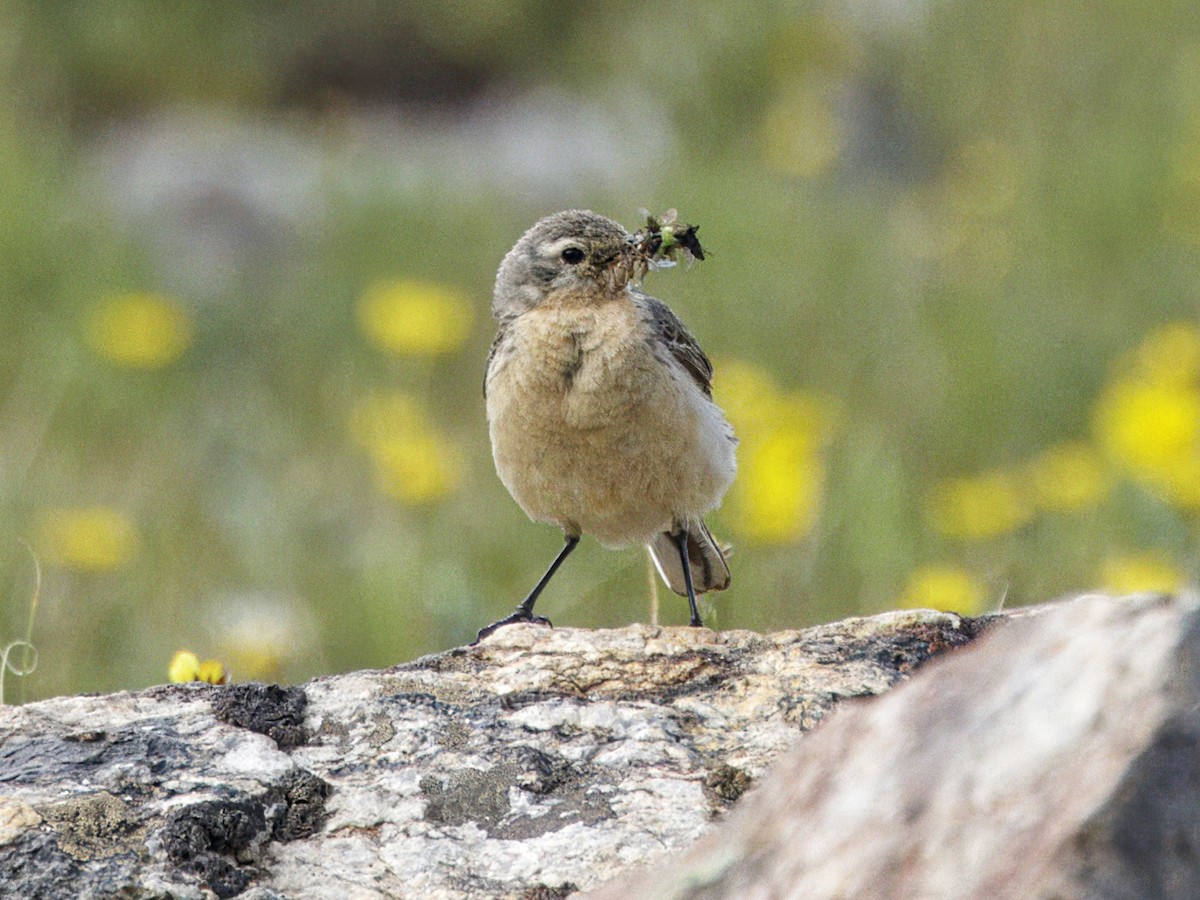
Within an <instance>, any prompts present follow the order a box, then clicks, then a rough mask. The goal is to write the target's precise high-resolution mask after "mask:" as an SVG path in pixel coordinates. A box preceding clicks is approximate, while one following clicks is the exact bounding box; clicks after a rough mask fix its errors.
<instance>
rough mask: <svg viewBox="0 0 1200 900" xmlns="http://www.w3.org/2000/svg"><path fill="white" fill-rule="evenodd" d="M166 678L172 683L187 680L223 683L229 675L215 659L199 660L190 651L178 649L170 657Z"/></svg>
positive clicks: (227, 679)
mask: <svg viewBox="0 0 1200 900" xmlns="http://www.w3.org/2000/svg"><path fill="white" fill-rule="evenodd" d="M167 680H168V681H170V682H172V683H174V684H181V683H185V682H189V681H203V682H206V683H208V684H225V683H227V682H228V681H229V675H228V673H227V672H226V671H225V667H224V666H223V665H221V663H220V662H218V661H217V660H215V659H206V660H205V661H204V662H200V658H199V657H197V656H196V654H195V653H193V652H192V651H190V650H180V651H178V652H177V653H176V654H175V655H174V656H173V657H171V664H170V665H169V666H167Z"/></svg>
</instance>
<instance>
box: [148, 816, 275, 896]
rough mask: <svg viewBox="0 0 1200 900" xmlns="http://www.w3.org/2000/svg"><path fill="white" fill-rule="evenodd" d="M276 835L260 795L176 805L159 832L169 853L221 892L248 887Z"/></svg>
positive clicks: (222, 893) (238, 890)
mask: <svg viewBox="0 0 1200 900" xmlns="http://www.w3.org/2000/svg"><path fill="white" fill-rule="evenodd" d="M270 836H271V830H270V829H268V826H267V819H266V816H265V814H264V810H263V804H262V802H261V800H257V799H251V798H243V799H231V800H205V801H203V802H201V803H193V804H192V805H191V806H187V807H185V808H183V809H180V810H176V811H175V812H174V813H172V814H171V815H170V817H169V818H168V819H167V823H166V825H165V826H164V827H163V829H162V831H161V832H160V833H159V841H160V843H161V845H162V848H163V850H164V851H165V852H166V854H167V856H168V857H169V858H170V859H171V861H172V862H174V863H175V864H176V865H178V866H179V867H180V868H181V869H184V870H186V871H189V872H191V873H193V874H194V875H196V876H197V877H199V879H200V880H201V881H202V882H203V883H204V885H205V886H206V887H207V888H208V889H209V890H211V891H212V892H213V893H214V894H216V895H217V896H218V897H233V896H235V895H237V894H240V893H241V892H242V891H244V890H245V889H246V888H247V887H248V886H249V884H250V882H251V881H253V880H254V878H255V877H257V875H258V870H257V869H255V868H254V866H253V865H251V864H250V863H252V862H253V861H254V860H255V859H257V857H258V855H259V848H260V847H261V846H262V844H264V843H265V842H266V841H267V840H268V839H269V837H270Z"/></svg>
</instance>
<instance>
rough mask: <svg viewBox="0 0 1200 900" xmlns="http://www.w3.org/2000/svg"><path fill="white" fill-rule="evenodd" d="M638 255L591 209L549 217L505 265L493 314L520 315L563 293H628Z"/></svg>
mask: <svg viewBox="0 0 1200 900" xmlns="http://www.w3.org/2000/svg"><path fill="white" fill-rule="evenodd" d="M633 253H634V248H633V245H632V244H631V243H630V235H629V233H628V232H627V231H625V229H624V228H622V227H621V226H620V225H618V224H617V223H616V222H614V221H613V220H612V219H607V218H605V217H604V216H601V215H598V214H596V213H594V212H592V211H591V210H585V209H568V210H565V211H564V212H560V213H555V214H554V215H552V216H546V218H544V219H541V220H539V221H538V222H537V224H535V225H534V226H533V227H532V228H530V229H529V230H528V231H527V232H525V234H524V235H522V237H521V239H520V240H519V241H517V243H516V245H515V246H514V247H513V248H512V250H510V251H509V252H508V255H507V256H505V257H504V261H503V262H501V263H500V270H499V271H498V272H497V273H496V289H495V293H494V294H493V298H492V312H493V313H494V314H495V315H496V316H497V317H498V318H506V317H510V316H515V315H520V314H521V313H522V312H524V311H525V310H528V309H532V308H534V307H535V306H538V305H539V304H540V303H541V302H542V301H543V300H545V299H546V297H547V296H549V295H551V294H553V293H556V292H558V291H573V292H581V291H587V292H590V293H594V294H595V296H596V297H597V299H598V300H599V299H602V298H606V297H609V296H611V295H612V294H613V293H615V292H619V291H622V290H624V288H625V283H626V282H627V281H628V279H629V273H630V260H631V259H632V256H633Z"/></svg>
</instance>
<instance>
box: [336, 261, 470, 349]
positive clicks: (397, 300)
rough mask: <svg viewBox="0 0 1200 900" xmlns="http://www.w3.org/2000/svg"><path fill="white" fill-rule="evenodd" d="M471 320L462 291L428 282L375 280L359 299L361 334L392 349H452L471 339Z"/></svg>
mask: <svg viewBox="0 0 1200 900" xmlns="http://www.w3.org/2000/svg"><path fill="white" fill-rule="evenodd" d="M472 318H473V313H472V310H471V306H470V304H469V303H467V302H466V300H464V299H463V296H462V294H461V293H459V292H458V291H457V290H455V289H453V288H450V287H446V286H444V285H440V284H434V283H432V282H426V281H414V280H410V279H404V280H401V281H380V282H376V283H375V284H372V285H370V286H368V287H367V289H366V290H365V291H364V292H363V295H362V297H361V298H359V301H358V322H359V325H360V327H361V328H362V331H363V334H364V335H366V337H367V340H369V341H370V342H371V343H372V344H374V345H375V346H377V347H379V348H380V349H382V350H388V351H391V352H392V353H401V354H414V355H437V354H442V353H452V352H454V351H455V350H457V349H459V348H460V347H461V346H462V345H463V343H464V342H465V341H466V340H467V336H468V335H469V334H470V332H471V320H472Z"/></svg>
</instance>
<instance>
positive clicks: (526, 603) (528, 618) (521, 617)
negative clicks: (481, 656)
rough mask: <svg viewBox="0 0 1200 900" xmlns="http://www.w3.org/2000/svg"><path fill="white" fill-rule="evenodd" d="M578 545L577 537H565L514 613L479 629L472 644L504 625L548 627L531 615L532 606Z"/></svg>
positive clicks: (544, 619) (546, 620)
mask: <svg viewBox="0 0 1200 900" xmlns="http://www.w3.org/2000/svg"><path fill="white" fill-rule="evenodd" d="M578 543H579V538H578V537H575V536H572V535H567V538H566V543H565V544H563V548H562V549H561V550H560V551H558V556H556V557H554V562H552V563H550V568H548V569H547V570H546V574H545V575H543V576H542V577H541V578H539V579H538V583H537V584H535V585H534V586H533V590H532V591H530V592H529V596H528V597H526V598H525V599H524V600H522V601H521V603H520V605H519V606H518V607H517V609H516V611H515V612H514V613H513V614H512V615H510V616H505V617H504V618H503V619H501V620H500V621H499V622H493V623H492V624H491V625H488V626H487V627H486V628H481V629H480V630H479V634H477V635H476V636H475V640H474V641H473V642H472V643H474V644H478V643H479V642H480V641H482V640H483V639H484V638H485V637H487V636H488V635H489V634H491V633H492V632H494V631H496V629H498V628H503V627H504V626H505V625H515V624H516V623H517V622H532V623H534V624H535V625H549V624H550V620H549V619H547V618H546V617H545V616H535V615H534V614H533V604H534V603H536V602H537V598H538V595H539V594H541V592H542V591H543V590H544V589H545V587H546V585H547V584H549V583H550V579H551V578H553V577H554V573H555V572H557V571H558V567H559V566H561V565H562V564H563V560H564V559H566V558H567V557H568V556H569V555H570V554H571V551H572V550H574V549H575V545H576V544H578Z"/></svg>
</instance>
